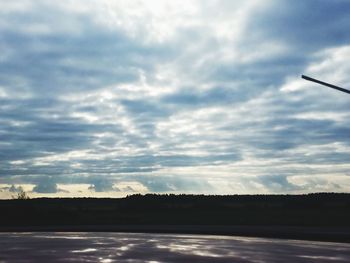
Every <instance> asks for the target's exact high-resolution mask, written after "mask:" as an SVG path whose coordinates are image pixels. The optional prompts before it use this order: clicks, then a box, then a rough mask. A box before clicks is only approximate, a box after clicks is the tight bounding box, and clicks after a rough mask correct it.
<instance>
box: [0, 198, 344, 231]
mask: <svg viewBox="0 0 350 263" xmlns="http://www.w3.org/2000/svg"><path fill="white" fill-rule="evenodd" d="M0 211H1V214H2V215H1V216H0V224H1V226H47V225H125V224H127V225H157V224H161V225H252V226H269V225H280V226H287V225H288V226H350V194H345V193H344V194H340V193H316V194H307V195H187V194H186V195H185V194H181V195H174V194H162V195H159V194H146V195H140V194H135V195H130V196H127V197H125V198H114V199H113V198H37V199H28V200H21V199H15V200H0Z"/></svg>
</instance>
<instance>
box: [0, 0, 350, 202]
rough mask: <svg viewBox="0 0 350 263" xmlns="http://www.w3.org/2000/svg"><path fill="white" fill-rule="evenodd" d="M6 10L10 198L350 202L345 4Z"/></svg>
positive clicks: (6, 181) (43, 2)
mask: <svg viewBox="0 0 350 263" xmlns="http://www.w3.org/2000/svg"><path fill="white" fill-rule="evenodd" d="M0 7H1V8H0V198H11V196H13V195H14V194H16V192H18V191H19V189H20V187H22V188H23V189H24V190H25V191H26V192H27V193H28V195H29V196H30V197H43V196H45V197H64V196H65V197H87V196H89V197H90V196H91V197H121V196H126V195H130V194H134V193H141V194H145V193H188V194H269V193H271V194H277V193H283V194H292V193H297V194H303V193H310V192H349V190H350V96H349V95H348V94H345V93H342V92H339V91H336V90H332V89H329V88H326V87H323V86H320V85H317V84H314V83H311V82H308V81H305V80H303V79H301V78H300V76H301V74H305V75H308V76H311V77H314V78H318V79H321V80H323V81H326V82H330V83H333V84H335V85H339V86H341V87H344V88H347V87H350V64H349V61H350V34H349V26H350V2H349V1H348V0H333V1H323V0H308V1H288V0H244V1H243V0H241V1H240V0H238V1H230V0H226V1H225V0H198V1H196V0H190V1H168V0H158V1H157V0H147V1H136V0H127V1H123V0H120V1H113V0H63V1H49V0H12V1H7V0H0Z"/></svg>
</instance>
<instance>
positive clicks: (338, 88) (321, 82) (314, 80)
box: [301, 75, 350, 94]
mask: <svg viewBox="0 0 350 263" xmlns="http://www.w3.org/2000/svg"><path fill="white" fill-rule="evenodd" d="M301 77H302V78H303V79H306V80H309V81H312V82H316V83H318V84H321V85H324V86H327V87H330V88H332V89H336V90H340V91H342V92H345V93H348V94H350V90H347V89H343V88H341V87H338V86H335V85H332V84H329V83H326V82H323V81H320V80H317V79H313V78H310V77H308V76H305V75H301Z"/></svg>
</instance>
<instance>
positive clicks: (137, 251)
mask: <svg viewBox="0 0 350 263" xmlns="http://www.w3.org/2000/svg"><path fill="white" fill-rule="evenodd" d="M79 261H81V262H281V261H285V262H350V244H340V243H326V242H313V241H295V240H278V239H265V238H245V237H225V236H203V235H173V234H171V235H170V234H169V235H163V234H129V233H91V232H89V233H0V262H79Z"/></svg>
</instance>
